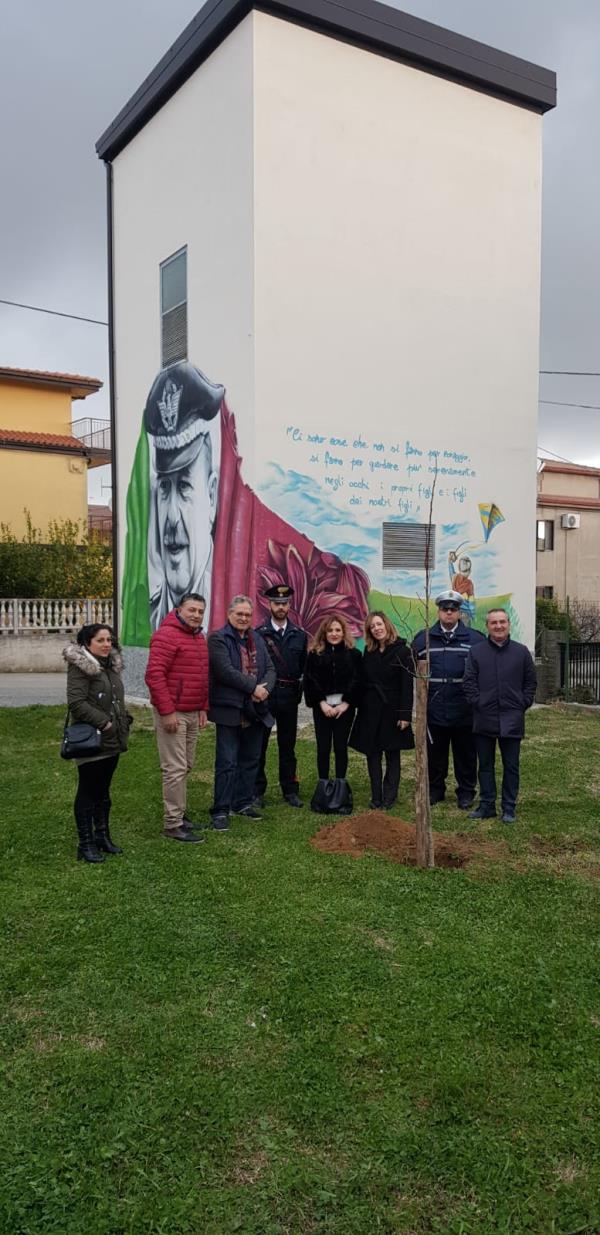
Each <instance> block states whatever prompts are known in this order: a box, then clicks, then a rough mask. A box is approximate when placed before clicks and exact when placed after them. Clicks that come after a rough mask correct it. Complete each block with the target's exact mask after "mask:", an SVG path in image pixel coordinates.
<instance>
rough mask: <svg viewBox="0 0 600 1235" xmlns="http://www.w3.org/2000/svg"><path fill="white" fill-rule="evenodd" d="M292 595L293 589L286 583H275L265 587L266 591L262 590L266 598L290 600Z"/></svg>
mask: <svg viewBox="0 0 600 1235" xmlns="http://www.w3.org/2000/svg"><path fill="white" fill-rule="evenodd" d="M293 595H294V589H293V587H290V586H289V584H287V583H275V584H273V587H270V588H267V591H266V592H263V596H264V597H265V598H266V599H267V600H291V599H292V596H293Z"/></svg>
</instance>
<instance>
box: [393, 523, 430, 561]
mask: <svg viewBox="0 0 600 1235" xmlns="http://www.w3.org/2000/svg"><path fill="white" fill-rule="evenodd" d="M428 555H429V561H427V557H428ZM381 565H382V567H383V569H384V570H427V568H428V567H429V570H433V567H434V565H435V526H434V524H430V523H383V524H382V525H381Z"/></svg>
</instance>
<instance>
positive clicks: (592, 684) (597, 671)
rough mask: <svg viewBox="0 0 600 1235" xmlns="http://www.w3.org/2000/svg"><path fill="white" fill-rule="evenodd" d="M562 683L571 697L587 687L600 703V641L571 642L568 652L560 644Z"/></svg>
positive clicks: (564, 646)
mask: <svg viewBox="0 0 600 1235" xmlns="http://www.w3.org/2000/svg"><path fill="white" fill-rule="evenodd" d="M567 679H568V680H567ZM560 684H561V687H562V688H563V690H566V689H567V687H568V691H569V694H570V696H571V697H573V696H574V695H575V693H576V692H577V690H578V688H579V690H580V691H581V690H582V689H584V688H586V689H587V691H588V692H589V693H590V696H591V694H592V693H593V695H594V696H595V699H596V703H600V643H570V644H569V650H568V654H567V649H566V645H565V644H564V643H561V644H560Z"/></svg>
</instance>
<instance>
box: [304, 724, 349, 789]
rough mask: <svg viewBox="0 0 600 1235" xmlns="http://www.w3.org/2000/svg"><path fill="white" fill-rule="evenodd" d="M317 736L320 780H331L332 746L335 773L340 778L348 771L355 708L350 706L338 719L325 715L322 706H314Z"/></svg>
mask: <svg viewBox="0 0 600 1235" xmlns="http://www.w3.org/2000/svg"><path fill="white" fill-rule="evenodd" d="M313 718H314V722H315V737H316V739H317V771H318V773H319V780H329V763H330V758H331V747H332V746H333V753H334V757H335V774H336V777H337V778H338V779H340V780H343V778H344V777H345V775H346V772H347V771H348V738H349V737H350V730H351V728H352V722H353V720H354V708H348V711H347V712H344V713H343V714H342V716H339V717H338V719H337V720H332V719H331V718H330V717H329V716H324V715H323V713H322V711H321V709H320V708H313Z"/></svg>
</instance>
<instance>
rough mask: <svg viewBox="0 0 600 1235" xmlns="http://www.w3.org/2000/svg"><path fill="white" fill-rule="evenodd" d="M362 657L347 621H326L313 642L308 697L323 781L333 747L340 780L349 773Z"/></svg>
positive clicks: (306, 680) (333, 618)
mask: <svg viewBox="0 0 600 1235" xmlns="http://www.w3.org/2000/svg"><path fill="white" fill-rule="evenodd" d="M360 665H361V655H360V652H359V651H358V649H357V648H355V647H354V645H353V640H352V636H351V634H350V632H349V630H348V626H347V624H346V620H345V618H343V617H342V616H341V615H339V616H338V614H336V613H334V614H331V615H330V616H329V617H327V618H325V619H324V620H323V621H322V622H321V625H320V626H319V629H318V631H317V633H316V635H315V637H314V639H313V642H312V644H311V648H310V651H309V653H308V658H307V661H306V670H305V673H304V696H305V699H306V702H307V704H308V706H309V708H312V710H313V718H314V723H315V737H316V739H317V768H318V772H319V779H320V780H328V779H329V761H330V757H331V747H332V745H333V752H334V757H335V775H336V778H339V779H341V780H343V779H344V777H345V775H346V772H347V770H348V738H349V736H350V730H351V728H352V722H353V720H354V713H355V711H356V702H357V695H358V682H359V674H360Z"/></svg>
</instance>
